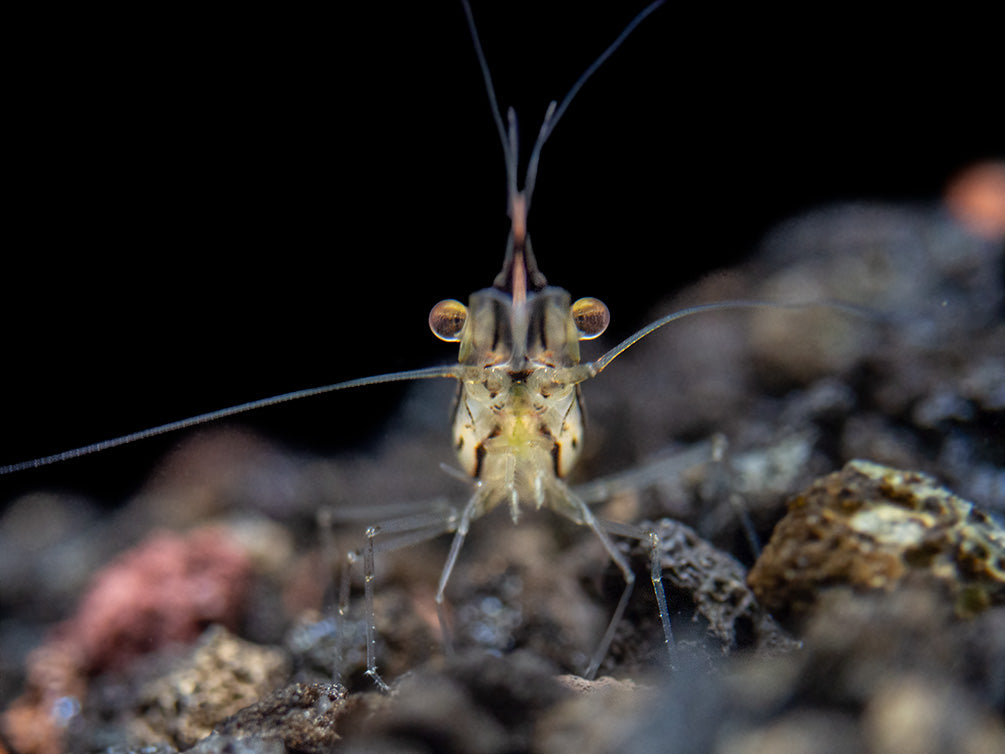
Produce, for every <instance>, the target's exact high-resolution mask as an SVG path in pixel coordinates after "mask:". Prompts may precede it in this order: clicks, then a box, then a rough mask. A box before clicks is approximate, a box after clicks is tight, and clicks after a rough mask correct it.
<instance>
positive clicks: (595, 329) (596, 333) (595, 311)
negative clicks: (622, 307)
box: [572, 297, 611, 340]
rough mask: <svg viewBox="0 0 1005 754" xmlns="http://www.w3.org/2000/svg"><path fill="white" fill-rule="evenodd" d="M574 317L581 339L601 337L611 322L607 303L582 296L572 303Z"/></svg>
mask: <svg viewBox="0 0 1005 754" xmlns="http://www.w3.org/2000/svg"><path fill="white" fill-rule="evenodd" d="M572 319H573V321H574V322H575V323H576V329H577V330H579V339H580V340H593V339H594V338H597V337H600V336H601V335H602V334H603V333H604V330H606V329H607V326H608V325H609V324H610V323H611V312H610V311H609V310H608V308H607V305H606V304H605V303H604V302H603V301H601V300H600V299H596V298H590V297H586V298H581V299H579V300H578V301H576V302H575V303H574V304H573V305H572Z"/></svg>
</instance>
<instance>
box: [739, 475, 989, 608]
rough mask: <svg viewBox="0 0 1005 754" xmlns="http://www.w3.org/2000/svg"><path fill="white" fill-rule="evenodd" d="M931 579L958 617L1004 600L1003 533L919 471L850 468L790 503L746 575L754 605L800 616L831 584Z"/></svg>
mask: <svg viewBox="0 0 1005 754" xmlns="http://www.w3.org/2000/svg"><path fill="white" fill-rule="evenodd" d="M909 578H910V579H915V580H916V579H923V580H928V581H933V582H934V583H937V584H938V585H939V586H940V587H941V588H943V589H944V590H945V591H946V593H947V594H949V595H950V599H951V600H952V602H953V604H954V605H955V608H956V611H957V613H959V614H961V615H971V614H974V613H976V612H979V611H981V610H983V609H984V608H986V607H987V606H989V605H991V604H1000V603H1002V602H1003V601H1005V530H1003V529H1002V527H1001V526H999V525H998V524H997V523H996V522H995V521H994V520H993V519H992V518H990V517H988V516H987V515H986V514H984V513H982V512H981V511H980V510H978V509H977V508H976V507H975V506H974V505H973V504H972V503H970V502H967V501H966V500H963V499H961V498H959V497H957V496H955V495H953V494H952V493H951V492H949V491H948V490H946V489H945V488H944V487H940V486H939V485H938V484H937V483H936V482H935V480H933V479H932V478H931V477H929V476H926V475H925V474H921V473H918V472H911V471H899V470H897V469H893V468H890V467H887V466H880V465H878V464H874V463H869V462H866V461H851V462H849V463H848V464H847V465H846V466H845V467H844V469H842V470H841V471H840V472H836V473H834V474H830V475H828V476H826V477H823V478H822V479H819V480H817V481H816V482H814V483H813V484H812V485H811V486H810V487H809V488H808V489H807V490H806V491H804V492H803V493H801V494H799V495H797V496H795V497H794V498H793V499H792V500H791V501H790V502H789V510H788V513H787V514H786V516H785V517H784V518H783V519H782V520H781V521H780V522H779V523H778V526H776V527H775V531H774V533H773V534H772V537H771V541H770V542H769V543H768V545H767V546H766V547H765V548H764V552H763V554H762V555H761V557H760V558H759V559H758V560H757V562H756V563H755V565H754V567H753V569H752V570H751V572H750V576H749V583H750V586H751V588H752V589H753V590H754V593H755V594H756V595H757V598H758V600H759V601H761V603H762V604H764V605H765V606H766V607H767V608H768V609H769V610H771V611H772V612H773V613H776V614H777V615H783V616H784V615H798V614H800V613H803V612H805V611H806V609H807V608H809V607H810V606H812V604H813V603H814V602H815V601H816V600H817V598H818V597H819V594H820V592H821V591H822V590H825V589H827V588H830V587H832V586H834V585H849V586H852V587H855V588H857V589H862V590H871V589H879V590H886V591H890V590H893V589H894V588H896V587H898V586H900V585H901V584H902V583H904V582H905V581H906V580H907V579H909Z"/></svg>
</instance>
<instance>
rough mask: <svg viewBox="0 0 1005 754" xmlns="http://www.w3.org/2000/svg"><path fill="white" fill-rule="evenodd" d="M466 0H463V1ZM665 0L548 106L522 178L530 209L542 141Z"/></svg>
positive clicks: (636, 21) (643, 15)
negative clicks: (601, 68)
mask: <svg viewBox="0 0 1005 754" xmlns="http://www.w3.org/2000/svg"><path fill="white" fill-rule="evenodd" d="M466 2H467V0H465V3H466ZM664 2H665V0H656V2H654V3H650V4H649V5H647V6H646V7H645V8H643V9H642V11H641V12H640V13H639V14H638V15H637V16H636V17H635V18H633V19H632V20H631V22H630V23H629V24H628V26H626V27H625V28H624V31H622V32H621V34H619V35H618V38H617V39H615V40H614V41H613V42H611V44H610V45H609V46H608V48H607V49H606V50H604V52H603V53H602V54H601V55H600V57H599V58H597V59H596V60H594V61H593V64H592V65H591V66H590V67H589V68H587V69H586V70H585V71H583V75H582V76H580V77H579V78H578V79H576V83H575V84H573V85H572V88H571V89H569V93H568V94H566V95H565V97H564V99H562V102H561V103H560V104H559V105H557V106H556V105H555V103H554V102H552V103H551V105H549V107H548V112H547V113H546V114H545V116H544V120H543V121H542V122H541V130H540V132H539V133H538V136H537V141H536V142H535V143H534V148H533V149H532V150H531V153H530V161H529V162H528V163H527V176H526V179H525V180H524V193H526V194H527V209H528V211H529V210H530V200H531V197H532V196H533V194H534V184H535V183H536V182H537V165H538V162H540V159H541V148H542V147H544V143H545V142H546V141H547V140H548V137H549V136H551V132H552V131H553V130H554V129H555V126H556V125H558V121H559V120H561V118H562V116H563V115H564V114H565V111H566V109H568V107H569V104H570V103H571V102H572V100H573V98H574V97H575V96H576V94H578V93H579V90H580V89H582V87H583V84H585V83H586V82H587V81H588V80H589V79H590V77H591V76H592V75H593V74H594V73H595V72H596V70H597V69H598V68H600V66H602V65H603V64H604V62H605V61H606V60H607V59H608V58H609V57H610V56H611V55H612V54H613V53H614V51H615V50H617V49H618V48H619V47H620V46H621V44H622V43H623V42H624V41H625V39H627V38H628V35H629V34H631V33H632V32H633V31H635V27H636V26H638V25H639V24H640V23H642V22H643V21H644V20H645V19H646V17H648V16H649V14H650V13H652V12H653V11H654V10H656V9H657V8H659V7H660V6H661V5H663V3H664Z"/></svg>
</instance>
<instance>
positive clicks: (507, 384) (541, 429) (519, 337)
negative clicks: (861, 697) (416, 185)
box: [0, 0, 862, 689]
mask: <svg viewBox="0 0 1005 754" xmlns="http://www.w3.org/2000/svg"><path fill="white" fill-rule="evenodd" d="M662 4H663V0H658V1H657V2H654V3H652V4H651V5H649V6H647V7H646V8H645V9H644V10H643V11H642V12H641V13H639V14H638V15H637V16H636V17H635V18H634V19H633V20H632V21H631V22H630V23H629V25H628V26H627V27H626V28H625V30H624V31H623V32H622V33H621V35H620V36H618V37H617V38H616V39H615V40H614V41H613V43H611V44H610V45H609V47H608V48H607V49H606V51H605V52H603V54H601V55H600V56H599V57H598V58H597V59H596V60H595V62H594V63H593V64H592V65H591V66H590V67H589V68H587V69H586V71H585V72H584V73H583V74H582V75H581V76H580V77H579V78H578V79H577V80H576V82H575V83H574V84H573V86H572V87H571V89H570V90H569V92H568V94H567V95H566V96H565V97H564V98H563V99H562V100H560V101H557V102H552V103H551V105H550V106H549V108H548V110H547V113H546V115H545V117H544V119H543V122H542V124H541V127H540V131H539V134H538V136H537V139H536V141H535V142H534V144H533V146H532V148H531V150H530V153H529V160H528V164H527V167H526V170H525V174H524V179H523V181H522V185H521V181H520V180H519V176H518V163H519V154H518V135H517V134H518V131H517V122H516V115H515V113H514V112H513V111H512V110H510V111H509V112H508V113H507V114H506V116H505V118H504V116H503V113H502V112H501V111H500V108H499V105H498V102H497V98H496V94H495V89H494V85H493V82H492V79H491V75H490V73H489V66H488V63H487V62H486V59H485V55H484V52H483V50H482V46H481V43H480V41H479V39H478V35H477V32H476V31H475V27H474V21H473V17H472V13H471V9H470V7H469V6H468V3H467V2H466V1H465V2H464V10H465V14H466V16H467V19H468V23H469V27H470V31H471V36H472V39H473V41H474V45H475V52H476V56H477V59H478V63H479V66H480V69H481V72H482V76H483V79H484V85H485V89H486V91H487V93H488V99H489V104H490V110H491V113H492V117H493V121H494V123H495V126H496V129H497V131H498V133H499V136H500V140H501V142H502V146H503V150H504V155H505V165H506V175H507V181H506V194H507V205H508V206H507V210H508V215H509V217H510V222H511V228H510V231H509V236H508V240H507V242H506V251H505V257H504V261H503V266H502V270H501V271H500V273H499V274H498V275H497V276H496V278H495V280H494V281H493V284H492V286H491V287H489V288H486V289H483V290H480V291H478V292H476V293H474V294H473V295H472V296H471V298H470V300H469V303H468V304H467V305H466V306H465V305H464V304H462V303H461V302H459V301H456V300H453V299H448V300H445V301H441V302H440V303H439V304H437V305H436V306H435V307H434V308H433V310H432V312H431V313H430V315H429V326H430V328H431V329H432V331H433V333H434V334H435V335H436V336H437V337H438V338H440V339H441V340H444V341H447V342H451V343H457V344H458V347H459V356H458V360H457V363H456V364H452V365H448V366H433V367H426V368H419V369H410V370H401V371H394V372H388V373H386V374H379V375H372V376H367V377H361V378H357V379H350V380H345V381H341V382H337V383H333V384H329V385H325V386H321V387H316V388H309V389H305V390H294V391H290V392H286V393H281V394H279V395H274V396H271V397H268V398H264V399H261V400H253V401H249V402H245V403H241V404H239V405H235V406H231V407H228V408H223V409H219V410H216V411H210V412H207V413H202V414H199V415H196V416H192V417H189V418H186V419H182V420H178V421H172V422H168V423H165V424H161V425H159V426H156V427H152V428H149V429H145V430H141V431H139V432H134V433H131V434H127V435H123V436H120V437H117V438H114V439H110V440H106V441H103V442H98V443H93V444H90V445H86V446H82V447H79V448H76V449H72V450H68V451H64V452H60V453H55V454H52V455H48V456H44V457H40V458H36V459H32V460H29V461H24V462H19V463H13V464H9V465H6V466H0V475H3V474H10V473H14V472H18V471H23V470H26V469H29V468H36V467H39V466H45V465H49V464H52V463H58V462H63V461H67V460H70V459H73V458H77V457H80V456H83V455H88V454H91V453H95V452H99V451H104V450H109V449H111V448H114V447H117V446H121V445H124V444H128V443H133V442H136V441H139V440H144V439H147V438H151V437H155V436H158V435H162V434H166V433H169V432H175V431H178V430H183V429H187V428H191V427H194V426H197V425H200V424H204V423H207V422H212V421H217V420H220V419H224V418H227V417H232V416H235V415H238V414H243V413H246V412H249V411H252V410H257V409H262V408H265V407H269V406H275V405H278V404H282V403H288V402H291V401H296V400H301V399H305V398H311V397H316V396H319V395H322V394H325V393H331V392H337V391H346V390H349V389H356V388H363V387H367V386H372V385H376V384H381V383H389V382H406V381H413V380H422V379H439V378H448V379H453V380H456V381H457V383H458V398H457V404H456V409H455V412H454V417H453V428H452V439H453V446H454V448H455V450H456V453H457V457H458V460H459V462H460V464H461V466H462V468H463V469H464V471H465V472H466V473H467V475H468V476H469V477H470V478H471V479H472V481H473V485H474V491H473V493H472V494H471V496H470V497H469V499H468V500H467V502H466V503H465V504H464V505H463V506H461V507H458V508H448V509H446V510H445V511H437V512H433V513H431V514H428V515H426V514H423V515H419V516H412V517H408V518H406V519H395V520H391V521H385V522H383V523H381V524H375V525H373V526H371V527H370V528H369V529H368V530H367V543H366V546H365V548H364V551H363V555H362V557H363V561H364V570H365V600H366V611H367V616H368V620H367V638H366V641H367V674H368V675H369V676H370V677H371V678H372V679H373V680H374V682H375V683H376V684H377V686H378V687H380V688H382V689H386V688H387V686H386V683H385V682H384V680H383V679H382V678H381V676H380V673H379V672H378V666H377V658H376V650H375V646H376V638H375V636H376V627H375V625H374V619H373V614H374V611H373V588H372V581H373V576H374V555H375V550H376V549H377V546H376V544H375V541H376V540H377V539H378V538H379V537H382V536H388V535H398V536H404V537H405V538H406V539H408V540H409V541H414V540H415V539H416V538H430V537H433V536H436V535H439V534H442V533H446V532H450V533H452V534H453V540H452V544H451V547H450V551H449V555H448V557H447V560H446V562H445V564H444V567H443V570H442V572H441V576H440V579H439V582H438V585H437V590H436V597H435V599H436V605H437V614H438V617H439V622H440V625H441V629H442V632H443V635H444V641H445V643H446V644H447V645H448V646H449V644H450V628H449V620H448V617H447V614H446V611H445V608H444V603H445V599H446V598H445V594H446V588H447V585H448V583H449V580H450V577H451V574H452V573H453V571H454V570H455V568H456V566H457V563H458V556H459V553H460V551H461V549H462V546H463V544H464V541H465V538H466V536H467V534H468V532H469V530H470V527H471V526H472V525H473V523H474V522H475V521H476V520H478V519H479V518H481V517H482V516H483V515H485V514H486V513H488V512H489V511H490V510H492V509H494V508H496V507H499V506H503V507H505V508H506V509H507V510H508V511H509V514H510V518H511V519H512V521H513V523H514V524H516V523H518V521H519V519H520V514H521V510H522V508H523V507H531V508H537V509H541V508H547V509H549V510H551V511H553V512H554V513H556V514H558V515H560V516H563V517H565V518H567V519H569V520H571V521H572V522H574V523H575V524H579V525H582V526H584V527H585V528H587V529H589V530H590V531H591V532H592V533H593V535H594V536H595V537H596V538H597V539H598V540H599V542H600V543H601V544H602V546H603V549H604V550H605V552H606V553H607V555H608V557H609V558H610V560H611V562H612V563H613V564H614V565H615V567H616V568H617V569H618V571H619V572H620V574H621V576H622V579H623V581H624V587H623V591H622V593H621V596H620V599H619V601H618V603H617V606H616V607H615V609H614V612H613V614H612V615H611V617H610V620H609V622H608V625H607V628H606V630H605V631H604V633H603V636H602V637H601V639H600V640H599V642H598V645H597V648H596V649H595V650H594V652H593V654H592V655H591V657H590V660H589V663H588V665H587V667H586V668H585V670H584V675H585V676H587V677H593V676H594V675H595V674H596V672H597V670H598V668H599V666H600V663H601V662H602V660H603V658H604V656H605V655H606V653H607V651H608V648H609V647H610V644H611V641H612V639H613V637H614V632H615V630H616V628H617V626H618V623H619V621H620V620H621V618H622V616H623V614H624V611H625V608H626V606H627V604H628V600H629V597H630V596H631V594H632V591H633V588H634V582H635V578H636V577H635V574H634V572H633V571H632V569H631V567H630V565H629V563H628V560H627V558H626V556H625V554H624V553H623V552H622V551H621V550H620V549H619V548H618V547H617V546H616V544H615V542H614V540H613V537H615V536H617V537H627V538H629V539H634V540H638V541H641V542H643V543H645V544H647V545H648V547H649V550H650V555H651V563H652V568H651V582H652V588H653V591H654V595H655V598H656V602H657V605H658V609H659V616H660V621H661V624H662V627H663V633H664V643H665V645H666V648H667V655H668V662H669V663H670V664H671V665H672V663H673V659H674V642H673V631H672V628H671V625H670V616H669V612H668V610H667V606H666V597H665V594H664V591H663V586H662V579H661V573H660V569H659V560H658V552H657V549H658V541H657V535H656V533H655V532H654V531H653V530H651V529H649V528H647V527H644V526H637V525H634V524H628V523H615V522H607V521H601V520H600V519H598V518H597V517H596V516H595V515H594V514H593V512H592V511H591V509H590V507H589V506H588V505H587V504H586V502H584V501H583V499H581V498H580V497H579V496H578V495H577V494H576V493H575V492H574V491H573V490H572V488H571V487H570V486H569V485H568V484H567V482H566V481H565V479H566V477H567V476H568V474H569V473H570V472H571V471H572V469H573V468H574V467H575V465H576V462H577V460H578V457H579V455H580V452H581V450H582V447H583V442H584V421H583V414H582V396H581V386H582V384H583V383H585V382H587V381H589V380H592V379H593V378H595V377H597V376H598V375H600V374H601V373H602V372H603V371H604V370H605V369H606V368H607V367H608V366H609V365H610V364H611V363H612V362H613V361H614V360H615V359H617V358H618V357H619V356H620V355H621V354H622V353H624V352H625V351H626V350H627V349H629V348H630V347H632V346H633V345H634V344H636V343H638V342H639V341H640V340H642V339H643V338H645V337H647V336H649V335H650V334H652V333H654V332H655V331H657V330H659V329H660V328H662V327H664V326H666V325H669V324H670V323H672V322H675V321H677V320H679V319H682V318H684V317H689V316H692V315H696V314H699V313H702V312H707V311H713V310H724V309H759V308H786V307H787V308H792V309H805V308H808V307H812V306H823V307H829V308H833V309H838V310H840V311H844V312H846V313H848V314H851V315H858V314H861V313H862V310H861V309H859V308H858V307H855V306H852V305H849V304H843V303H841V302H833V301H823V302H810V303H804V302H794V303H777V302H766V301H754V300H741V301H725V302H716V303H711V304H701V305H696V306H692V307H689V308H686V309H683V310H679V311H676V312H673V313H671V314H668V315H666V316H663V317H660V318H659V319H657V320H655V321H653V322H651V323H650V324H649V325H647V326H645V327H643V328H642V329H640V330H638V331H637V332H635V333H633V334H631V335H629V336H628V337H626V338H624V339H623V340H622V341H621V342H620V343H618V344H617V345H615V346H614V347H613V348H611V349H609V350H608V351H607V352H606V353H604V354H603V355H601V356H600V357H599V358H597V359H595V360H592V361H583V360H582V359H581V355H580V349H579V342H580V341H582V340H591V339H593V338H596V337H598V336H600V335H601V334H602V333H603V332H604V331H605V330H606V328H607V326H608V323H609V320H610V315H609V313H608V309H607V307H606V306H605V305H604V304H603V303H601V302H600V301H599V300H598V299H595V298H580V299H577V300H575V301H573V300H572V297H571V296H570V295H569V293H567V292H566V291H565V290H564V289H562V288H558V287H555V286H552V285H550V284H549V283H548V281H547V279H546V277H545V276H544V274H543V273H542V272H541V270H540V268H539V267H538V264H537V260H536V257H535V255H534V252H533V250H532V247H531V242H530V233H529V230H528V225H529V212H530V206H531V200H532V199H533V196H534V189H535V184H536V180H537V175H538V164H539V161H540V159H541V154H542V149H543V147H544V145H545V143H546V142H547V141H548V138H549V136H550V135H551V133H552V131H553V130H554V128H555V127H556V125H557V124H558V122H559V121H560V119H561V118H562V117H563V115H564V114H565V113H566V111H567V109H568V107H569V105H570V103H571V102H572V100H573V98H574V97H575V96H576V94H577V93H578V92H579V90H580V88H581V87H582V86H583V85H584V84H585V83H586V82H587V80H588V79H590V77H591V76H592V75H593V74H594V72H595V71H596V70H597V69H598V68H599V67H600V66H601V65H602V64H603V63H604V62H605V61H606V60H607V58H608V57H609V56H610V55H611V54H612V53H613V52H614V51H615V50H616V49H618V48H619V47H620V46H621V44H622V42H623V41H624V39H625V38H626V37H627V36H628V35H629V34H630V33H632V31H633V30H634V29H635V28H636V27H638V26H639V25H640V24H641V23H642V22H643V21H644V20H645V19H646V18H647V17H648V16H649V15H650V14H651V13H653V12H654V11H656V9H657V8H659V6H661V5H662ZM430 243H433V244H435V243H436V236H435V234H434V235H433V236H432V238H431V240H430ZM354 324H355V323H354ZM385 549H386V548H385Z"/></svg>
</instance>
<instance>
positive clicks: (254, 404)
mask: <svg viewBox="0 0 1005 754" xmlns="http://www.w3.org/2000/svg"><path fill="white" fill-rule="evenodd" d="M433 377H454V378H456V377H457V370H456V368H454V367H453V366H446V367H440V366H437V367H428V368H426V369H412V370H410V371H407V372H392V373H390V374H378V375H373V376H371V377H360V378H358V379H355V380H347V381H345V382H335V383H333V384H331V385H323V386H321V387H313V388H307V389H305V390H295V391H293V392H291V393H283V394H282V395H273V396H271V397H269V398H261V399H259V400H256V401H249V402H248V403H241V404H239V405H237V406H230V407H228V408H221V409H217V410H216V411H210V412H209V413H206V414H199V415H198V416H190V417H189V418H187V419H179V420H178V421H174V422H168V423H167V424H161V425H160V426H157V427H150V428H149V429H143V430H140V431H139V432H133V433H131V434H128V435H122V436H121V437H114V438H112V439H110V440H102V441H101V442H96V443H93V444H91V445H84V446H82V447H79V448H74V449H73V450H65V451H63V452H62V453H54V454H53V455H51V456H44V457H42V458H33V459H32V460H30V461H21V462H20V463H12V464H9V465H7V466H0V476H3V475H5V474H13V473H15V472H18V471H26V470H27V469H37V468H39V467H41V466H49V465H50V464H53V463H59V462H61V461H69V460H70V459H71V458H80V457H81V456H86V455H90V454H91V453H98V452H100V451H102V450H108V449H109V448H117V447H118V446H120V445H128V444H129V443H131V442H136V441H138V440H146V439H147V438H149V437H156V436H157V435H163V434H167V433H168V432H174V431H176V430H179V429H188V428H189V427H195V426H198V425H200V424H207V423H209V422H212V421H216V420H218V419H225V418H226V417H228V416H235V415H236V414H243V413H245V412H247V411H254V410H256V409H259V408H265V407H266V406H275V405H276V404H279V403H287V402H289V401H295V400H300V399H301V398H310V397H312V396H315V395H322V394H324V393H331V392H334V391H336V390H347V389H348V388H353V387H362V386H364V385H379V384H381V383H385V382H404V381H406V380H422V379H429V378H433Z"/></svg>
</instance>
